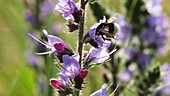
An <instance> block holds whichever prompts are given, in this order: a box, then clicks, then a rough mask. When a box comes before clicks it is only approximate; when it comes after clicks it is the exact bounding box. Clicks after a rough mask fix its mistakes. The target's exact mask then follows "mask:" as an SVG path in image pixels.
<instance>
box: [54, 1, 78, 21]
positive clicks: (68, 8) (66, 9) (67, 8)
mask: <svg viewBox="0 0 170 96" xmlns="http://www.w3.org/2000/svg"><path fill="white" fill-rule="evenodd" d="M55 9H56V10H57V11H58V12H60V13H61V14H62V15H63V17H64V18H65V19H66V20H69V19H73V20H74V17H73V15H72V14H73V13H74V12H75V10H76V4H75V2H74V1H72V0H59V3H58V4H57V5H56V7H55Z"/></svg>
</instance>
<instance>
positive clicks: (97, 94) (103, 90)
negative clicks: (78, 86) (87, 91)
mask: <svg viewBox="0 0 170 96" xmlns="http://www.w3.org/2000/svg"><path fill="white" fill-rule="evenodd" d="M107 93H108V90H107V84H103V85H102V88H101V89H100V90H98V91H96V92H94V93H93V94H91V95H90V96H105V95H106V94H107Z"/></svg>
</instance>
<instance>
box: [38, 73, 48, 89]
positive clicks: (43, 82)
mask: <svg viewBox="0 0 170 96" xmlns="http://www.w3.org/2000/svg"><path fill="white" fill-rule="evenodd" d="M38 84H39V88H40V91H41V92H45V91H46V87H47V86H46V77H45V76H44V75H40V76H39V77H38Z"/></svg>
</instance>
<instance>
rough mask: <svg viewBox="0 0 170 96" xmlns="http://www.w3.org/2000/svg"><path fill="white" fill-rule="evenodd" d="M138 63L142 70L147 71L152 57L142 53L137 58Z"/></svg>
mask: <svg viewBox="0 0 170 96" xmlns="http://www.w3.org/2000/svg"><path fill="white" fill-rule="evenodd" d="M137 63H138V65H139V67H140V68H141V69H142V70H145V69H146V68H147V66H148V65H149V64H150V63H151V57H150V56H149V55H147V54H145V53H143V52H142V53H140V54H139V55H138V57H137Z"/></svg>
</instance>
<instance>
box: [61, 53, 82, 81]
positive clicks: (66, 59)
mask: <svg viewBox="0 0 170 96" xmlns="http://www.w3.org/2000/svg"><path fill="white" fill-rule="evenodd" d="M62 59H63V63H64V66H62V68H61V71H60V73H59V75H63V76H65V77H68V78H71V79H74V78H75V76H77V75H78V74H79V73H80V69H81V68H80V64H79V62H78V60H79V54H78V53H75V54H74V55H73V56H72V57H70V56H69V55H64V56H63V57H62Z"/></svg>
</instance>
